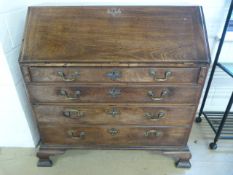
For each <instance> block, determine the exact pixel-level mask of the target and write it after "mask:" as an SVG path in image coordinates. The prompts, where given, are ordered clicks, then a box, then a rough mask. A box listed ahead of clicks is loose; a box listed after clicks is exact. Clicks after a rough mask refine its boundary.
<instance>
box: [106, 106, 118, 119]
mask: <svg viewBox="0 0 233 175" xmlns="http://www.w3.org/2000/svg"><path fill="white" fill-rule="evenodd" d="M107 114H110V115H111V116H112V117H113V118H115V117H116V116H117V115H119V114H120V111H119V110H118V109H116V108H112V109H111V110H108V111H107Z"/></svg>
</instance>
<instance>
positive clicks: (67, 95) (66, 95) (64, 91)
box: [59, 89, 81, 100]
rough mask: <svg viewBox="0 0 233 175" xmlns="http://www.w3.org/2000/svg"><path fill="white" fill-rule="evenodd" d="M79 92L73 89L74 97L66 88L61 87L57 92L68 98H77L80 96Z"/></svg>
mask: <svg viewBox="0 0 233 175" xmlns="http://www.w3.org/2000/svg"><path fill="white" fill-rule="evenodd" d="M80 94H81V92H80V91H79V90H76V91H75V96H74V97H72V96H70V95H69V94H68V92H67V91H66V90H63V89H61V90H60V92H59V95H61V96H64V97H65V98H66V99H68V100H75V99H78V98H79V97H80Z"/></svg>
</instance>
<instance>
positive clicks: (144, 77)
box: [19, 6, 210, 168]
mask: <svg viewBox="0 0 233 175" xmlns="http://www.w3.org/2000/svg"><path fill="white" fill-rule="evenodd" d="M209 63H210V53H209V48H208V41H207V34H206V29H205V23H204V16H203V12H202V8H201V7H196V6H188V7H185V6H182V7H179V6H176V7H172V6H150V7H149V6H148V7H147V6H144V7H139V6H131V7H130V6H120V7H111V6H104V7H101V6H99V7H94V6H89V7H85V6H83V7H75V6H72V7H59V6H57V7H52V6H51V7H45V6H44V7H29V9H28V15H27V22H26V27H25V34H24V39H23V43H22V48H21V53H20V57H19V64H20V68H21V71H22V74H23V77H24V81H25V84H26V88H27V93H28V97H29V100H30V103H31V105H32V108H33V113H34V115H35V117H36V120H37V125H38V128H39V132H40V136H41V142H40V148H39V150H38V152H37V157H38V158H39V161H38V166H41V167H49V166H52V161H51V160H50V156H53V155H57V154H62V153H64V152H65V151H66V150H68V149H123V150H124V149H144V150H153V151H156V152H160V153H163V154H164V155H168V156H171V157H174V158H175V160H176V161H177V162H176V166H177V167H181V168H190V167H191V164H190V162H189V159H190V158H191V153H190V151H189V149H188V148H187V141H188V137H189V134H190V131H191V128H192V122H193V119H194V117H195V112H196V110H197V107H198V103H199V100H200V96H201V92H202V89H203V85H204V82H205V79H206V75H207V72H208V67H209Z"/></svg>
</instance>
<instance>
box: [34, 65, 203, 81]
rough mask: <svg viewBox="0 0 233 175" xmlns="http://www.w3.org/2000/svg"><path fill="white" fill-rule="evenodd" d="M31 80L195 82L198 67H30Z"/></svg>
mask: <svg viewBox="0 0 233 175" xmlns="http://www.w3.org/2000/svg"><path fill="white" fill-rule="evenodd" d="M30 75H31V78H32V81H33V82H82V83H85V82H110V83H111V82H144V83H145V82H148V83H155V82H159V83H166V82H167V83H197V79H198V76H199V68H102V67H99V68H96V67H95V68H93V67H85V68H82V67H66V68H62V67H51V68H44V67H41V68H40V67H31V68H30Z"/></svg>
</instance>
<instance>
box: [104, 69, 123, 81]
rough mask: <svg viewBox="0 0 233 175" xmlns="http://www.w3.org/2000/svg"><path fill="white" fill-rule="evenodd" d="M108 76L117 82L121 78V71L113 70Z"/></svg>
mask: <svg viewBox="0 0 233 175" xmlns="http://www.w3.org/2000/svg"><path fill="white" fill-rule="evenodd" d="M106 76H107V77H108V78H110V79H111V80H113V81H114V80H116V79H118V78H121V71H119V70H112V71H111V72H107V73H106Z"/></svg>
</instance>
